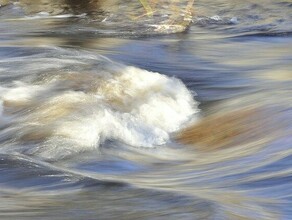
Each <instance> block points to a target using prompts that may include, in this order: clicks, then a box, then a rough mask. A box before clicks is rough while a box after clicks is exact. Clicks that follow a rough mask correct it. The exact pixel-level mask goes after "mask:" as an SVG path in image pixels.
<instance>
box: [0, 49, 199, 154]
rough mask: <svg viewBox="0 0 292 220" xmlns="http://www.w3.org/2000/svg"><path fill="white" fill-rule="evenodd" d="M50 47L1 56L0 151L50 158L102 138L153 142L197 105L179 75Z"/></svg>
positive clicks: (180, 124) (185, 118) (137, 144)
mask: <svg viewBox="0 0 292 220" xmlns="http://www.w3.org/2000/svg"><path fill="white" fill-rule="evenodd" d="M49 51H50V52H46V53H42V52H41V53H40V52H36V53H34V54H29V55H24V56H22V57H21V58H17V60H14V59H13V58H7V59H4V60H2V61H1V64H2V66H3V67H4V69H3V71H2V70H1V72H3V73H1V76H2V81H3V82H4V83H2V85H1V87H0V98H1V109H0V113H1V124H2V125H1V127H2V129H1V133H0V141H1V142H2V143H5V144H4V146H3V145H2V146H3V147H2V151H21V152H22V153H23V152H25V153H26V154H34V155H38V156H41V157H45V158H49V159H54V158H58V157H65V156H68V155H70V154H72V153H74V152H80V151H85V150H90V149H95V148H98V147H99V146H100V145H101V144H102V143H104V142H105V141H107V140H111V141H118V142H122V143H125V144H127V145H131V146H135V147H154V146H158V145H163V144H165V143H167V142H168V141H169V138H170V137H169V134H170V133H172V132H175V131H177V130H178V129H180V128H182V127H183V126H184V125H185V124H186V123H188V122H189V121H190V120H194V117H195V116H194V115H195V114H196V113H197V112H198V108H197V103H196V101H195V100H194V99H193V94H192V93H191V92H190V91H189V90H188V89H187V88H186V87H185V86H184V84H183V83H182V82H181V81H180V80H179V79H176V78H174V77H168V76H166V75H162V74H159V73H155V72H149V71H146V70H142V69H139V68H137V67H133V66H124V65H121V64H117V63H114V62H113V61H111V60H109V59H107V58H105V57H102V56H97V55H94V54H90V53H85V52H84V53H83V54H80V53H81V52H76V51H70V50H65V49H60V48H57V49H56V48H55V49H51V50H49ZM76 53H79V54H76ZM77 55H78V56H77ZM77 57H78V59H77ZM80 57H81V58H80ZM12 62H13V63H14V65H11V63H12ZM9 64H10V65H9ZM40 64H42V65H40ZM5 66H6V67H8V66H9V68H10V69H8V68H5ZM4 72H5V73H4ZM13 75H14V76H16V75H17V76H18V77H17V80H14V79H11V77H12V76H13Z"/></svg>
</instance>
